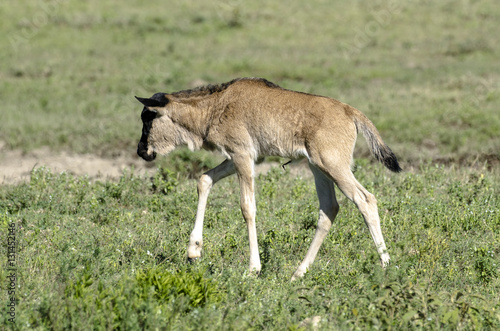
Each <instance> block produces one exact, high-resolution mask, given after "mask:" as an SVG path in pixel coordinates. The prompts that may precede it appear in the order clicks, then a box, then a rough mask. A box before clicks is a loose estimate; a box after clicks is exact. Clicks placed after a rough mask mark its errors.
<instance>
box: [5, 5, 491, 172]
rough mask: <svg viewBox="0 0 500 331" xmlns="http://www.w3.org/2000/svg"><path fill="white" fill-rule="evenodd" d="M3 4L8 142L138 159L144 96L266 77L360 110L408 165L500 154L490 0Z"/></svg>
mask: <svg viewBox="0 0 500 331" xmlns="http://www.w3.org/2000/svg"><path fill="white" fill-rule="evenodd" d="M0 12H1V13H2V17H4V18H5V19H4V20H2V22H1V23H0V30H1V31H2V32H3V35H4V38H2V39H0V49H2V52H1V53H0V77H1V79H0V84H1V89H0V91H1V92H0V95H1V98H2V120H1V121H0V139H1V140H3V141H5V142H6V144H7V146H8V147H10V148H21V149H23V150H31V149H33V148H37V147H40V146H46V145H48V146H51V148H53V149H55V150H59V149H66V150H71V151H74V152H81V153H87V152H90V153H96V154H101V155H106V156H112V155H116V154H117V153H124V152H125V153H130V154H133V153H134V146H135V145H136V143H137V140H138V138H139V135H140V121H139V112H140V110H141V107H140V105H139V104H138V103H137V102H136V100H135V99H134V98H133V96H134V95H139V96H149V95H152V94H153V93H154V92H158V91H165V92H170V91H178V90H181V89H185V88H188V87H190V84H191V83H192V82H194V81H196V80H200V79H202V80H204V81H206V82H211V83H213V82H223V81H228V80H230V79H232V78H235V77H238V76H263V77H265V78H268V79H269V80H272V81H274V82H276V83H277V84H280V85H282V86H283V87H286V88H290V89H297V90H301V91H305V92H312V93H316V94H322V95H327V96H331V97H334V98H338V99H340V100H341V101H344V102H347V103H349V104H351V105H353V106H355V107H357V108H359V109H360V110H362V111H363V112H365V113H366V114H367V115H368V117H370V118H371V119H372V120H373V121H374V123H375V124H376V125H377V127H378V128H379V129H380V131H381V132H382V135H383V137H384V138H385V139H386V140H387V142H388V143H389V144H390V145H391V146H392V147H393V148H394V150H395V151H397V152H398V155H400V156H401V157H402V158H403V159H404V160H407V161H411V162H414V161H419V160H421V159H424V160H429V159H432V160H439V161H457V160H458V161H464V160H468V161H469V162H468V163H470V162H472V161H471V160H474V159H476V158H479V159H481V160H484V159H491V158H492V157H493V159H496V160H498V158H499V154H498V151H499V150H500V138H499V135H498V132H500V112H499V111H498V108H499V105H500V102H499V93H498V81H500V77H499V75H498V72H500V70H499V69H500V67H499V66H500V64H499V62H498V61H497V59H498V58H499V57H500V48H499V45H498V42H497V39H496V36H497V35H498V33H499V28H498V24H497V22H498V20H499V19H500V10H499V9H498V6H496V5H495V2H494V1H492V0H490V1H479V2H473V3H472V2H471V3H469V2H462V3H460V4H456V2H455V1H441V2H439V3H433V2H428V1H421V2H412V3H408V4H394V3H393V2H391V1H375V2H373V1H359V2H354V3H352V2H347V3H346V2H341V1H336V2H324V1H310V2H308V3H307V4H304V3H303V2H299V1H295V2H291V3H290V2H287V3H269V2H262V1H254V2H252V3H246V2H242V1H236V0H235V1H227V2H219V1H214V2H211V1H205V2H203V3H199V2H196V1H183V2H182V4H169V5H168V6H167V5H165V4H164V2H161V1H150V2H148V4H144V3H143V2H140V1H129V2H127V4H123V3H121V2H117V1H107V2H106V4H103V3H102V2H99V1H94V0H93V1H85V2H78V1H73V0H71V1H56V0H53V1H47V3H46V2H42V1H38V2H33V3H31V4H22V3H4V4H2V5H0ZM360 153H361V154H360V155H365V156H366V155H367V152H366V148H363V149H362V151H361V152H360Z"/></svg>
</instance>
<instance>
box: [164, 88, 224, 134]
mask: <svg viewBox="0 0 500 331" xmlns="http://www.w3.org/2000/svg"><path fill="white" fill-rule="evenodd" d="M213 99H214V98H213V97H212V98H211V97H208V96H207V97H204V98H202V97H196V98H184V99H177V100H175V99H174V100H172V103H171V106H170V107H169V108H170V118H171V119H172V121H173V122H174V123H176V124H177V125H180V126H181V127H183V128H184V129H186V130H187V131H188V132H189V133H190V134H192V135H194V136H196V137H197V138H199V139H201V141H203V140H204V139H205V138H206V135H207V133H208V128H209V125H210V120H211V117H212V116H211V109H212V108H213V104H214V102H213V101H214V100H213Z"/></svg>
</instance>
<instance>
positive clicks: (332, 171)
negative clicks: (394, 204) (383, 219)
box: [317, 157, 390, 267]
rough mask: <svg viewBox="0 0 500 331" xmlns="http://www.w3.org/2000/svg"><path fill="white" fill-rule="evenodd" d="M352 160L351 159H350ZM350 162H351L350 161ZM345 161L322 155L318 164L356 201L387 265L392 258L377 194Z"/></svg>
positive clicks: (382, 260)
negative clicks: (380, 215) (363, 184)
mask: <svg viewBox="0 0 500 331" xmlns="http://www.w3.org/2000/svg"><path fill="white" fill-rule="evenodd" d="M349 161H350V160H349ZM349 163H350V162H349ZM349 163H347V162H344V163H343V164H342V163H341V162H338V161H337V162H335V161H333V160H332V159H329V158H328V157H322V158H320V159H319V162H318V164H317V166H318V168H320V169H321V170H322V171H323V172H325V173H326V174H327V175H328V176H329V177H330V178H332V179H333V181H334V182H335V184H337V186H338V187H339V189H340V190H341V191H342V193H344V194H345V196H346V197H347V198H349V199H350V200H351V201H353V202H354V204H355V205H356V206H357V207H358V209H359V211H360V212H361V214H362V215H363V218H364V220H365V223H366V225H367V226H368V230H369V231H370V234H371V236H372V239H373V242H374V243H375V246H376V247H377V252H378V254H379V256H380V260H381V263H382V266H383V267H385V266H386V265H387V264H388V263H389V260H390V257H389V254H388V253H387V247H386V245H385V241H384V237H383V236H382V229H381V227H380V218H379V215H378V208H377V200H376V199H375V196H374V195H373V194H371V193H370V192H368V191H367V190H366V189H365V188H364V187H363V186H362V185H361V184H360V183H359V182H358V181H357V180H356V178H355V177H354V175H353V173H352V171H351V169H350V164H349Z"/></svg>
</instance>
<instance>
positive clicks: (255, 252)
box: [234, 156, 261, 274]
mask: <svg viewBox="0 0 500 331" xmlns="http://www.w3.org/2000/svg"><path fill="white" fill-rule="evenodd" d="M234 163H235V167H236V172H237V174H238V179H239V181H240V204H241V212H242V214H243V218H244V219H245V221H246V223H247V228H248V241H249V243H250V272H254V273H257V274H258V273H259V272H260V270H261V264H260V257H259V245H258V242H257V228H256V226H255V214H256V211H257V208H256V206H255V192H254V161H253V159H252V158H251V157H249V156H248V157H246V156H245V157H238V158H234Z"/></svg>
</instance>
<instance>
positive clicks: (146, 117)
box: [141, 108, 158, 122]
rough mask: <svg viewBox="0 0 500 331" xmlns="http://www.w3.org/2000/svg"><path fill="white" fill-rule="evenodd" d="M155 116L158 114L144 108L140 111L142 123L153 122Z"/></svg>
mask: <svg viewBox="0 0 500 331" xmlns="http://www.w3.org/2000/svg"><path fill="white" fill-rule="evenodd" d="M157 115H158V112H156V111H154V110H150V109H147V108H144V110H143V111H142V114H141V119H142V120H143V121H144V122H148V121H152V120H154V119H155V118H156V116H157Z"/></svg>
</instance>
